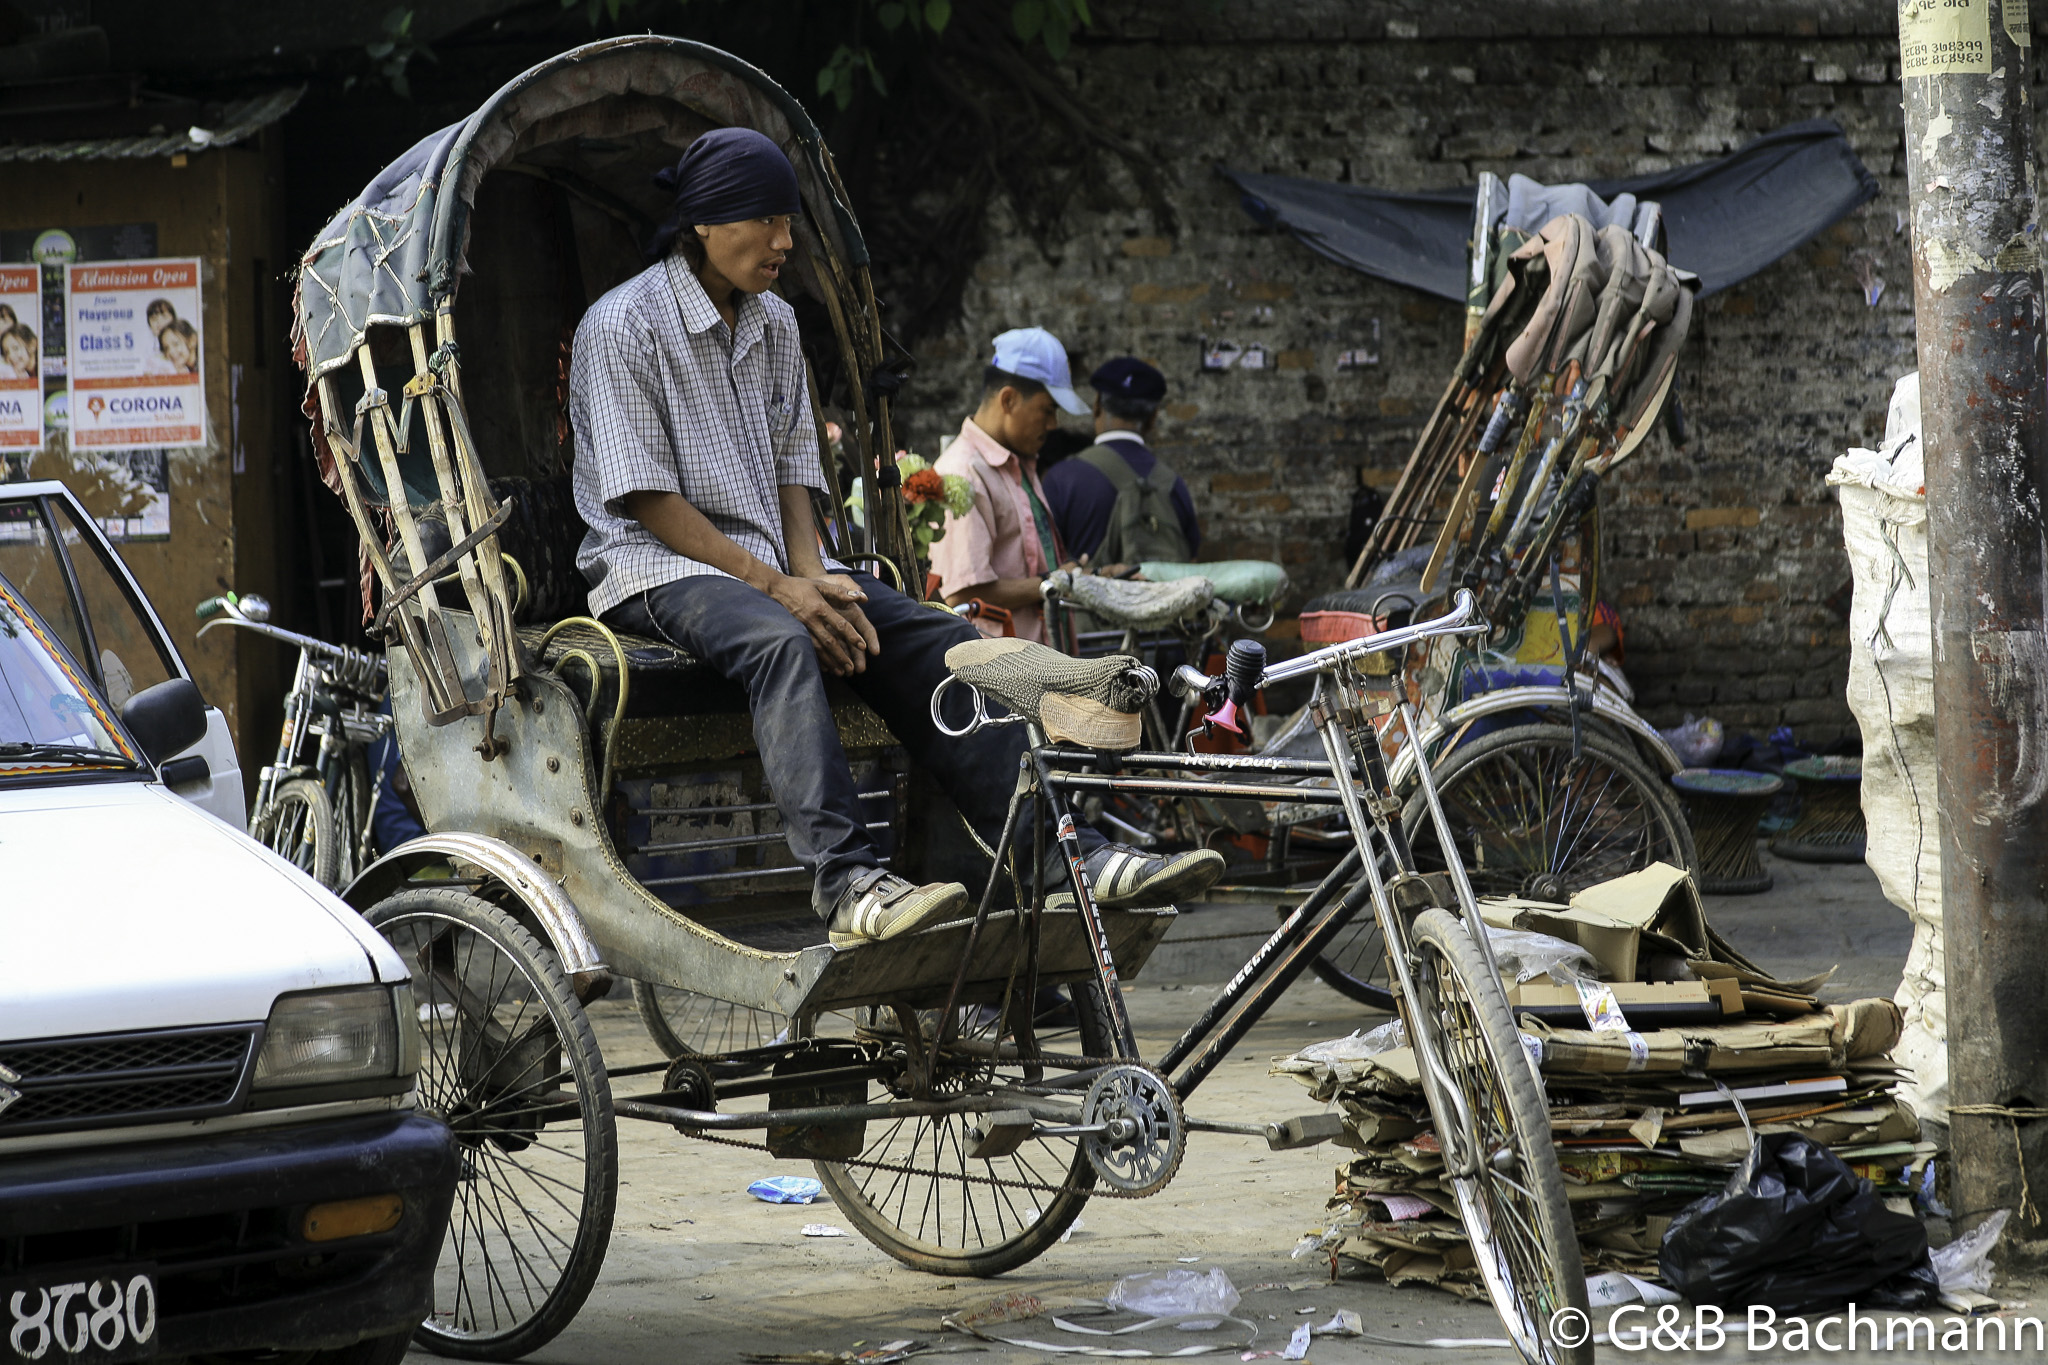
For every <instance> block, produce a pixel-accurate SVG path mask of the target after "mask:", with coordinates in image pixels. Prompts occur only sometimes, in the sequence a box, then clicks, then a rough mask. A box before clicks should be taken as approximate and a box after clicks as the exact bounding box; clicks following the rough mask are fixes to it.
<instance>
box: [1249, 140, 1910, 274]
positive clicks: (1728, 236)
mask: <svg viewBox="0 0 2048 1365" xmlns="http://www.w3.org/2000/svg"><path fill="white" fill-rule="evenodd" d="M1217 169H1218V170H1219V171H1220V172H1221V173H1222V174H1223V175H1224V176H1225V177H1227V178H1228V179H1230V180H1232V181H1234V182H1236V184H1237V187H1238V189H1240V190H1241V191H1243V194H1244V198H1243V201H1242V202H1243V205H1244V210H1245V212H1247V213H1249V214H1250V215H1251V216H1252V217H1253V218H1256V219H1257V220H1258V221H1259V222H1261V223H1263V224H1265V225H1266V226H1268V227H1284V228H1286V229H1287V230H1288V231H1289V232H1292V233H1293V234H1294V235H1295V236H1296V237H1297V238H1299V239H1300V240H1301V242H1302V244H1303V245H1304V246H1307V247H1308V248H1309V249H1310V250H1312V251H1315V252H1317V253H1318V254H1320V255H1323V256H1327V257H1329V258H1330V259H1331V260H1333V261H1335V262H1337V263H1338V264H1339V265H1348V266H1350V267H1351V268H1352V269H1354V270H1362V271H1364V272H1365V273H1366V274H1368V275H1375V276H1378V277H1379V278H1380V279H1383V280H1392V281H1393V282H1394V283H1396V284H1405V285H1409V286H1411V287H1412V288H1416V289H1420V290H1422V291H1423V292H1425V293H1429V294H1435V295H1437V296H1438V297H1439V298H1445V299H1450V300H1452V301H1454V302H1457V303H1463V302H1464V301H1465V284H1466V256H1465V251H1466V246H1465V244H1466V239H1467V238H1469V237H1470V236H1471V234H1472V215H1473V205H1474V196H1475V194H1476V193H1477V191H1476V190H1475V189H1473V188H1470V187H1467V188H1463V189H1450V190H1425V191H1421V192H1419V193H1413V194H1399V193H1394V192H1392V191H1388V190H1375V189H1368V188H1366V187H1364V186H1361V185H1337V184H1332V183H1331V182H1329V181H1327V180H1303V179H1299V178H1297V177H1294V176H1286V175H1254V174H1251V173H1249V172H1246V171H1233V170H1228V169H1226V168H1223V167H1218V168H1217ZM1586 183H1587V188H1588V189H1590V190H1592V191H1593V192H1594V193H1595V194H1597V195H1599V196H1600V197H1601V198H1603V199H1612V198H1614V197H1615V196H1616V195H1618V194H1622V193H1624V192H1626V193H1629V194H1633V195H1635V196H1636V198H1638V199H1640V200H1655V201H1656V202H1657V203H1659V204H1661V205H1662V206H1663V213H1664V232H1665V241H1666V244H1667V247H1668V250H1667V251H1666V253H1665V255H1666V257H1667V258H1668V259H1669V260H1670V262H1671V264H1673V265H1675V266H1677V267H1679V268H1680V269H1681V270H1690V271H1691V272H1693V273H1694V274H1696V275H1698V276H1699V277H1700V293H1701V294H1702V295H1705V294H1712V293H1715V292H1717V291H1718V290H1722V289H1726V288H1728V287H1729V286H1730V285H1733V284H1739V283H1740V282H1742V281H1743V280H1746V279H1748V278H1749V277H1750V276H1751V275H1754V274H1756V273H1757V272H1758V271H1759V270H1762V269H1763V268H1764V267H1765V266H1767V265H1770V264H1771V263H1772V262H1773V261H1776V260H1777V259H1778V258H1779V257H1781V256H1783V255H1785V254H1786V253H1787V252H1789V251H1792V250H1793V249H1794V248H1796V247H1798V246H1800V245H1802V244H1804V243H1806V242H1809V241H1811V240H1813V238H1814V237H1815V236H1817V235H1819V234H1820V232H1821V231H1822V230H1824V229H1825V228H1827V227H1828V226H1829V225H1830V224H1833V223H1835V222H1837V221H1839V220H1840V219H1841V218H1843V217H1844V216H1846V215H1847V214H1848V213H1849V212H1850V211H1851V210H1852V209H1855V208H1856V207H1857V206H1859V205H1861V204H1865V203H1868V202H1869V201H1870V200H1871V199H1873V198H1875V197H1876V196H1877V177H1876V176H1873V175H1872V174H1871V173H1870V170H1869V168H1868V167H1866V166H1865V165H1864V164H1863V163H1862V162H1861V161H1859V160H1857V158H1856V153H1855V152H1854V151H1853V150H1851V149H1850V146H1849V140H1848V139H1847V138H1846V137H1844V136H1843V134H1842V130H1841V129H1840V128H1839V127H1837V126H1836V125H1835V124H1834V123H1833V122H1831V121H1830V120H1827V119H1809V120H1807V121H1806V122H1803V123H1794V124H1789V125H1787V126H1786V127H1783V128H1779V129H1777V130H1776V131H1775V132H1770V133H1766V134H1764V135H1763V136H1762V137H1760V138H1758V139H1757V140H1756V141H1754V142H1752V143H1750V144H1749V145H1748V146H1747V147H1744V148H1742V149H1741V150H1740V151H1737V152H1731V153H1730V154H1729V155H1727V156H1724V157H1721V158H1719V159H1718V160H1714V161H1702V162H1699V163H1697V164H1696V165H1691V166H1680V167H1678V168H1677V169H1676V170H1669V171H1660V172H1658V173H1657V174H1655V175H1639V176H1634V177H1632V178H1630V179H1627V180H1592V181H1588V182H1586Z"/></svg>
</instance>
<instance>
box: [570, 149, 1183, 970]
mask: <svg viewBox="0 0 2048 1365" xmlns="http://www.w3.org/2000/svg"><path fill="white" fill-rule="evenodd" d="M656 183H657V184H659V185H661V186H662V187H663V188H664V189H668V190H672V191H673V192H674V194H675V207H674V209H673V211H672V212H671V213H670V215H669V218H668V220H667V221H666V222H665V223H664V224H663V225H662V227H661V229H660V230H659V231H658V232H657V234H656V236H655V240H654V243H653V246H652V249H651V251H650V256H651V258H652V259H653V262H654V263H653V264H652V265H651V266H649V267H648V268H647V269H646V270H644V271H642V272H641V273H640V274H638V275H636V276H634V277H633V278H632V279H631V280H628V281H627V282H626V283H625V284H623V285H621V286H619V287H618V288H617V289H614V290H612V291H611V292H610V293H608V294H606V295H605V296H604V297H603V298H601V299H599V300H598V301H597V302H596V303H595V304H593V305H591V307H590V310H589V311H588V312H587V313H586V314H585V315H584V317H583V320H582V322H581V324H580V325H579V326H578V327H577V329H576V339H575V357H574V360H573V362H572V365H571V368H570V374H569V416H570V421H571V423H572V425H573V427H574V430H575V452H576V453H575V465H574V474H575V489H576V505H577V510H578V511H579V512H580V513H581V514H582V516H583V519H584V521H585V522H586V523H587V524H588V525H589V527H590V533H589V535H587V536H586V537H585V538H584V541H583V546H582V549H581V551H580V552H579V553H578V555H577V563H578V566H579V567H580V568H581V569H582V570H583V572H584V575H585V577H586V578H588V579H589V581H590V585H591V586H590V608H591V612H592V614H594V615H597V616H600V617H602V618H603V619H604V620H605V621H607V622H608V623H610V624H612V625H613V626H615V627H617V628H619V629H623V630H628V631H632V632H634V633H637V634H643V635H651V636H658V637H660V638H663V639H666V640H667V641H669V642H670V643H671V644H673V645H675V646H677V647H678V648H680V649H683V650H686V651H688V652H689V653H690V654H692V655H694V656H696V657H697V658H699V659H702V660H703V661H705V662H706V663H708V664H710V665H711V666H712V667H714V668H716V669H718V671H719V672H721V673H723V674H724V675H725V676H727V677H729V678H731V679H733V680H734V681H736V682H738V683H739V684H741V685H742V686H743V687H745V688H746V691H747V697H748V702H749V706H750V709H751V712H752V715H753V722H754V739H755V744H756V746H757V748H758V749H759V751H760V756H761V764H762V768H763V770H764V772H765V774H766V776H767V780H768V784H769V787H770V788H771V789H772V790H773V792H774V794H775V801H776V805H777V807H778V808H779V809H780V810H781V812H782V816H783V820H784V822H785V824H786V826H787V828H788V832H789V846H790V851H791V852H792V853H793V854H794V855H795V856H796V858H797V860H798V862H799V863H801V864H802V865H803V866H804V868H805V869H806V870H808V871H809V872H810V873H811V874H812V876H813V878H814V886H813V893H812V903H813V905H814V906H815V908H816V909H817V911H818V913H819V915H820V916H822V917H823V918H824V919H825V921H826V924H827V926H828V936H829V938H830V940H831V942H832V943H833V944H835V945H837V946H841V947H848V946H852V945H855V944H859V943H864V942H870V941H874V940H880V939H889V938H894V937H896V936H898V935H900V934H905V933H910V932H912V931H914V930H917V929H920V928H924V927H926V926H928V925H932V924H936V923H939V922H942V921H943V920H945V919H947V918H949V917H953V916H955V915H957V914H958V913H959V912H960V911H961V910H962V909H963V907H964V906H965V904H966V901H967V889H966V888H965V887H964V886H962V885H961V884H960V883H958V882H943V883H934V884H931V885H926V886H917V885H913V884H912V883H911V882H909V881H908V880H906V879H905V878H903V877H900V876H897V875H895V874H893V873H891V872H889V871H887V870H886V869H885V868H884V867H883V866H882V862H881V855H880V851H879V849H878V848H877V847H876V844H875V841H874V838H873V836H872V835H871V834H870V832H869V831H868V829H867V822H866V818H865V816H864V815H863V813H862V812H861V811H860V810H859V808H858V805H857V801H856V796H855V788H854V782H853V777H852V772H851V769H850V767H849V765H848V762H847V758H846V754H845V751H844V749H843V748H842V747H841V745H840V742H839V733H838V729H837V727H836V725H835V724H834V722H833V717H832V707H831V703H830V702H829V700H828V699H827V696H826V691H825V678H824V674H825V672H826V671H828V670H829V671H830V672H831V673H833V674H835V675H837V676H839V677H842V678H845V679H846V680H847V682H848V683H849V684H850V685H851V686H852V688H853V690H854V691H855V692H856V693H857V694H858V695H859V696H860V698H861V699H862V700H863V701H865V702H866V703H867V704H868V705H869V706H871V707H872V708H874V710H875V711H876V713H877V714H879V715H880V716H881V717H882V719H883V721H884V722H885V723H886V724H887V725H888V726H889V729H890V731H891V732H892V733H893V734H894V735H895V736H896V738H897V739H898V740H899V741H901V742H902V744H903V746H904V747H905V749H907V750H908V751H909V753H910V756H911V759H912V760H913V761H914V762H916V763H918V764H919V765H921V766H922V767H924V768H925V769H927V770H928V771H930V772H931V773H932V774H933V775H934V776H935V777H936V778H937V779H938V781H939V784H940V785H941V787H942V788H944V790H945V791H946V793H947V794H948V795H949V796H950V797H951V798H952V799H953V801H954V803H955V804H956V805H957V806H958V807H959V809H960V811H961V813H962V815H964V816H965V817H966V819H967V820H968V821H969V822H970V823H971V824H972V825H973V826H974V827H975V829H976V830H977V831H979V832H980V833H981V835H982V837H983V838H985V839H987V840H989V841H991V842H993V841H994V839H995V838H997V837H998V836H999V835H1000V833H1001V829H1002V825H1003V821H1004V819H1005V817H1006V815H1007V813H1008V803H1009V797H1010V783H1009V782H1008V781H1007V780H998V775H1002V774H1013V773H1015V772H1016V771H1017V768H1018V762H1019V759H1020V757H1021V753H1022V748H1023V744H1024V736H1023V733H1022V731H1021V730H1020V729H1019V728H1018V727H1015V726H1003V727H995V728H984V729H982V730H980V731H978V732H977V733H975V734H973V735H969V736H967V737H965V738H960V739H953V738H948V737H947V736H945V735H942V734H941V733H940V732H939V731H938V729H937V727H936V726H934V725H933V723H932V719H931V714H930V710H929V699H930V697H931V694H932V691H933V689H934V688H936V687H937V686H938V684H939V683H940V681H941V680H943V679H944V678H945V677H946V676H947V671H946V665H945V654H946V651H947V650H948V649H949V648H951V647H952V646H953V645H956V644H959V643H960V642H962V641H963V640H970V639H974V638H977V635H976V632H975V630H974V628H973V627H972V626H971V625H969V624H968V623H967V622H965V621H962V620H960V619H959V618H957V617H955V616H952V615H950V614H948V613H945V612H940V611H934V610H932V609H931V608H929V607H927V606H924V605H922V604H920V603H917V602H913V601H911V600H910V599H909V598H907V597H905V596H904V595H902V594H901V593H898V592H895V591H894V590H892V589H890V588H888V587H887V586H885V585H884V584H882V583H881V582H880V581H879V580H877V579H876V578H874V577H873V576H871V575H869V574H866V573H857V572H850V571H848V570H846V568H845V567H844V566H842V565H838V564H833V563H829V562H828V561H826V560H825V559H824V558H823V557H822V555H821V554H820V550H819V542H818V535H817V530H816V527H815V525H814V523H813V520H812V516H811V501H810V497H811V490H812V489H814V488H821V487H822V486H823V482H824V480H823V473H822V471H821V469H820V468H819V464H818V453H817V448H816V444H815V442H816V438H815V435H814V432H813V423H812V417H811V406H810V399H809V394H808V386H807V384H806V380H805V372H804V359H803V352H802V350H801V348H800V345H799V340H798V334H797V326H796V317H795V314H794V313H793V312H792V310H791V309H790V306H789V305H788V304H787V303H786V302H784V301H783V300H782V299H781V298H780V297H779V296H777V295H776V294H774V293H772V292H770V291H771V289H772V287H773V285H774V284H775V282H776V280H777V278H778V277H779V276H780V274H781V270H782V266H783V263H784V262H785V261H786V259H787V258H788V254H789V251H790V250H791V248H792V246H793V245H794V242H793V238H792V237H791V234H790V220H791V219H792V218H793V217H795V215H796V214H797V213H799V212H800V211H801V208H802V201H801V199H800V197H799V194H798V189H797V180H796V174H795V172H794V171H793V170H792V169H791V167H790V164H789V161H788V159H787V158H786V157H785V156H784V155H783V153H782V151H781V149H780V148H778V147H777V146H776V145H775V144H774V143H773V142H772V141H770V140H769V139H768V138H766V137H764V136H762V135H761V134H759V133H756V132H753V131H751V130H748V129H742V128H724V129H719V130H717V131H714V132H711V133H707V134H705V135H704V136H703V137H700V138H699V139H698V140H697V141H696V142H694V143H692V144H691V146H690V148H689V150H688V151H686V152H685V153H684V154H683V157H682V159H681V160H680V161H679V162H678V163H677V164H676V165H675V167H674V168H673V169H670V170H664V171H663V172H662V173H661V174H660V175H658V176H657V177H656ZM1084 833H1085V834H1086V835H1087V836H1090V837H1089V838H1088V839H1087V842H1089V843H1091V844H1093V845H1094V846H1093V847H1092V848H1091V849H1090V851H1089V854H1088V857H1087V859H1086V861H1085V864H1084V868H1085V871H1086V873H1087V875H1088V876H1089V879H1090V886H1091V889H1092V890H1093V891H1094V893H1095V896H1096V898H1097V899H1098V900H1099V901H1100V902H1101V903H1102V904H1104V905H1106V906H1117V905H1135V904H1154V905H1156V904H1160V903H1162V902H1169V901H1172V900H1174V899H1176V898H1180V897H1185V896H1189V895H1193V894H1198V893H1199V892H1200V891H1202V890H1204V889H1206V888H1207V887H1208V886H1209V884H1210V883H1212V882H1213V881H1214V880H1215V879H1216V877H1217V875H1218V874H1219V873H1220V872H1221V871H1222V866H1223V864H1222V859H1221V858H1220V857H1219V856H1218V855H1217V854H1215V853H1213V852H1208V851H1206V850H1205V851H1199V852H1195V853H1186V854H1181V855H1179V856H1176V857H1159V856H1154V855H1150V854H1144V853H1140V852H1138V851H1136V850H1134V849H1127V848H1121V847H1119V846H1116V845H1111V844H1108V843H1105V842H1102V841H1101V836H1100V835H1095V834H1094V833H1093V831H1085V832H1084Z"/></svg>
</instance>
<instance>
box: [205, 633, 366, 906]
mask: <svg viewBox="0 0 2048 1365" xmlns="http://www.w3.org/2000/svg"><path fill="white" fill-rule="evenodd" d="M208 608H213V609H216V610H217V611H218V612H219V614H218V615H216V616H214V618H213V619H212V620H209V621H208V622H207V623H206V624H205V625H203V626H201V627H200V628H199V634H201V635H204V634H206V632H207V631H209V630H212V629H213V628H214V627H216V626H233V627H236V628H238V629H241V630H247V631H251V632H253V633H255V634H257V635H263V636H267V637H268V638H270V639H272V640H276V641H278V642H279V643H281V644H286V645H290V646H292V647H293V648H294V649H296V650H298V651H299V661H298V664H297V666H296V667H295V668H294V670H293V672H292V683H291V687H290V688H289V689H288V690H287V691H286V692H285V696H284V724H283V727H282V729H281V731H280V732H279V735H278V742H277V754H276V757H275V758H273V759H272V760H271V762H270V763H269V764H268V765H266V766H265V767H264V768H263V770H262V771H261V772H260V773H259V774H258V777H257V783H256V800H255V803H254V804H253V805H252V807H251V808H250V812H249V827H250V828H251V829H256V828H258V826H259V825H260V823H261V821H262V818H263V814H264V812H265V811H267V810H268V809H269V808H270V804H271V802H272V801H273V800H274V799H276V796H277V789H278V787H279V786H280V785H281V784H282V783H284V782H286V781H289V780H290V779H292V778H296V777H313V778H317V779H318V780H319V781H320V783H321V785H323V786H324V787H326V788H327V789H328V791H329V792H330V794H332V793H334V792H335V791H336V790H337V788H338V787H339V786H340V784H342V783H343V782H344V781H345V780H346V774H345V773H344V771H343V768H342V761H343V756H344V755H345V754H346V753H347V752H348V751H349V750H350V749H351V748H354V747H357V746H367V745H370V744H373V743H375V742H376V741H377V740H379V739H381V738H382V737H384V736H386V735H388V734H390V733H391V730H392V724H391V718H390V717H389V716H388V715H381V714H379V713H377V712H376V711H375V710H373V709H371V708H372V707H374V706H375V705H376V704H378V703H380V702H381V701H382V700H383V697H384V695H385V690H386V687H387V683H386V680H385V672H384V661H383V660H382V659H381V658H379V657H377V656H376V655H374V654H365V653H363V652H362V651H360V650H354V649H349V648H347V647H345V646H342V645H335V644H329V643H328V642H327V641H325V640H319V639H315V638H314V637H312V636H310V635H301V634H299V633H298V632H296V631H290V630H286V629H284V628H283V627H281V626H274V625H271V624H270V623H269V622H268V621H261V620H257V619H255V618H253V617H250V616H248V615H246V614H244V613H243V611H242V610H241V608H240V606H239V605H237V604H236V603H235V602H232V601H229V600H228V599H226V598H214V599H211V600H210V601H209V602H208V603H206V604H204V605H203V606H202V608H201V609H202V611H204V610H207V609H208ZM316 719H318V720H320V721H321V722H322V723H321V725H320V728H319V729H318V730H317V731H316V730H315V729H314V724H315V721H316ZM316 734H317V736H318V739H319V746H318V748H317V749H316V750H314V751H313V752H312V753H310V754H308V753H307V751H306V742H307V740H308V739H309V738H313V737H314V736H315V735H316ZM302 756H303V759H302ZM383 782H384V777H383V773H382V772H381V771H379V772H376V773H374V774H372V776H371V781H370V789H369V794H368V799H367V800H366V801H365V803H364V808H363V809H362V810H360V811H355V812H353V814H354V816H355V817H356V819H355V822H354V827H352V828H347V829H343V830H340V831H338V832H339V833H340V834H341V835H342V836H343V837H344V839H345V841H346V843H345V847H344V853H345V856H346V858H347V865H348V866H349V867H350V868H357V867H360V866H362V865H364V864H365V863H367V861H368V858H367V854H368V851H369V838H370V828H371V824H372V822H373V820H374V819H375V816H376V810H377V800H378V797H379V796H380V795H381V793H382V790H383Z"/></svg>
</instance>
